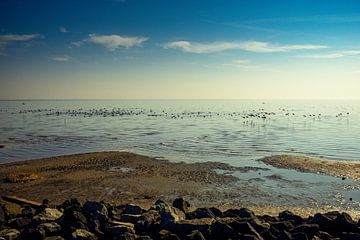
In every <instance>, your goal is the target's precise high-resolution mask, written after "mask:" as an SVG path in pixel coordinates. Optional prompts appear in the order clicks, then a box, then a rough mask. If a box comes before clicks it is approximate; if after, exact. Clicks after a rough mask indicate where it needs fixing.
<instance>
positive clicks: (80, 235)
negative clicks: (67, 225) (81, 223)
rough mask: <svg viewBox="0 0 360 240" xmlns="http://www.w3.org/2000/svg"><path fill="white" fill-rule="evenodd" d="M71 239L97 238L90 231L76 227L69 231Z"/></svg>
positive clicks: (93, 239)
mask: <svg viewBox="0 0 360 240" xmlns="http://www.w3.org/2000/svg"><path fill="white" fill-rule="evenodd" d="M71 239H72V240H97V239H98V238H97V237H96V236H95V235H94V234H93V233H91V232H89V231H86V230H84V229H76V230H75V231H73V232H72V233H71Z"/></svg>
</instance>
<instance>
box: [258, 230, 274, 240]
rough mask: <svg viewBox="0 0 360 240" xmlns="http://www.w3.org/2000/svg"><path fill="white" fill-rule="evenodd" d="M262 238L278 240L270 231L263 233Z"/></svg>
mask: <svg viewBox="0 0 360 240" xmlns="http://www.w3.org/2000/svg"><path fill="white" fill-rule="evenodd" d="M261 236H262V237H263V238H264V240H276V239H277V238H276V237H275V236H274V235H273V234H272V233H271V232H270V231H269V230H265V231H263V232H262V233H261Z"/></svg>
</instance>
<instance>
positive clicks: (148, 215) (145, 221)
mask: <svg viewBox="0 0 360 240" xmlns="http://www.w3.org/2000/svg"><path fill="white" fill-rule="evenodd" d="M158 222H160V214H159V212H158V211H156V210H153V209H152V210H151V209H150V210H149V211H147V212H145V213H143V214H142V215H141V218H140V220H139V221H138V222H137V223H136V224H135V229H136V231H137V232H147V231H148V230H149V228H150V227H152V226H153V225H154V224H156V223H158Z"/></svg>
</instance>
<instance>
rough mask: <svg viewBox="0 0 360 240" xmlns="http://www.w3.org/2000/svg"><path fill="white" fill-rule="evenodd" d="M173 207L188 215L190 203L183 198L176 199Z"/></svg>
mask: <svg viewBox="0 0 360 240" xmlns="http://www.w3.org/2000/svg"><path fill="white" fill-rule="evenodd" d="M173 207H176V208H177V209H180V210H181V211H183V212H184V213H187V212H188V211H189V207H190V203H189V202H187V201H185V200H184V199H183V198H176V199H175V200H174V201H173Z"/></svg>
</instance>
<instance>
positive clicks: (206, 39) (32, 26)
mask: <svg viewBox="0 0 360 240" xmlns="http://www.w3.org/2000/svg"><path fill="white" fill-rule="evenodd" d="M359 77H360V2H359V1H355V0H354V1H334V0H326V1H325V0H323V1H321V0H318V1H307V0H302V1H290V0H289V1H259V0H248V1H231V0H229V1H220V0H219V1H195V0H192V1H190V0H189V1H175V0H162V1H150V0H102V1H100V0H98V1H89V0H74V1H63V0H58V1H40V0H39V1H25V0H23V1H19V0H3V1H0V84H1V86H2V87H1V89H0V98H1V99H18V98H59V99H63V98H72V99H74V98H101V99H106V98H116V99H122V98H126V99H128V98H144V99H163V98H166V99H168V98H176V99H179V98H180V99H182V98H185V99H187V98H191V99H197V98H201V99H204V98H205V99H209V98H211V99H213V98H215V99H241V98H359V94H358V93H357V92H358V89H360V83H359V81H358V79H359Z"/></svg>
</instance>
